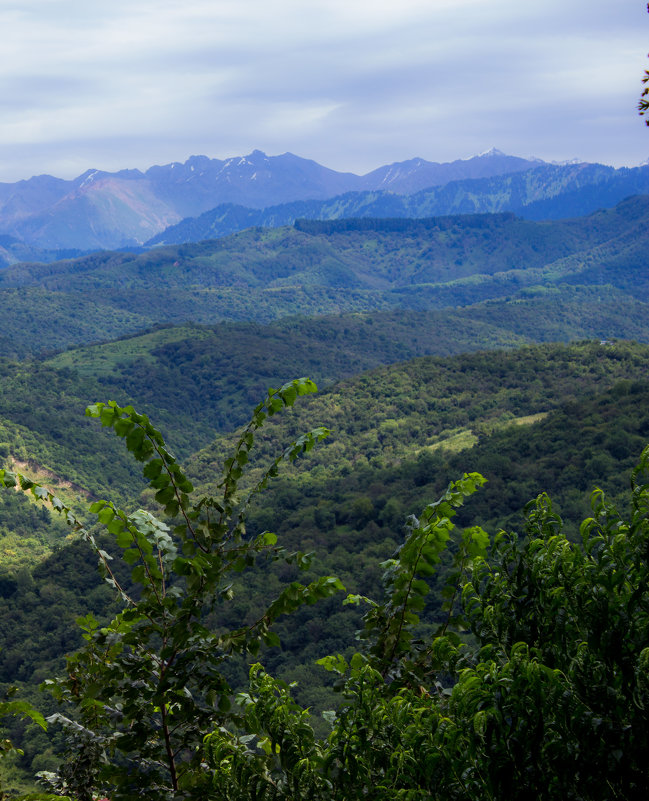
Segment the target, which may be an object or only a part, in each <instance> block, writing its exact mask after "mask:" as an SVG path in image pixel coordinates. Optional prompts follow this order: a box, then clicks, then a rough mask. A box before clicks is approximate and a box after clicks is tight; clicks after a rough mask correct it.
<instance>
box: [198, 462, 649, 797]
mask: <svg viewBox="0 0 649 801" xmlns="http://www.w3.org/2000/svg"><path fill="white" fill-rule="evenodd" d="M648 470H649V449H647V450H645V451H644V452H643V455H642V458H641V462H640V465H639V467H638V468H637V469H636V471H635V472H634V476H633V485H632V510H631V514H630V517H628V518H626V517H622V516H621V515H620V514H619V513H618V512H617V510H616V509H615V508H614V507H613V506H611V505H610V504H609V503H607V502H606V500H605V498H604V496H603V494H602V493H601V492H599V491H598V492H596V493H595V494H594V497H593V516H592V517H589V518H587V519H586V520H585V521H584V522H583V523H582V525H581V543H580V545H575V544H572V543H571V542H570V541H569V540H568V539H566V537H565V535H564V534H563V532H562V521H561V519H560V518H559V517H558V516H557V515H556V514H555V513H554V512H553V509H552V504H551V502H550V500H549V498H548V497H547V496H545V495H541V496H539V498H538V499H537V501H536V502H534V503H532V504H530V506H529V508H528V512H527V537H526V539H525V540H524V542H523V543H522V544H520V543H519V542H518V538H517V537H516V536H515V535H511V534H507V533H505V532H500V533H499V534H498V536H497V538H496V540H495V542H494V545H493V549H492V550H491V552H490V553H488V551H487V544H488V537H487V535H486V534H485V533H484V531H482V529H475V528H474V529H467V530H465V531H464V533H463V535H462V537H461V539H460V540H459V542H458V550H457V553H456V555H455V557H454V560H453V564H454V566H455V570H454V571H453V572H451V575H450V582H449V589H450V592H449V594H448V597H449V599H450V600H449V601H448V608H449V610H453V609H454V604H453V601H454V598H455V595H456V594H459V595H461V603H460V608H459V611H458V613H457V614H456V615H455V616H450V617H449V619H448V621H446V622H445V623H444V624H443V625H442V626H441V627H440V628H439V629H438V630H437V631H436V632H435V633H434V634H433V636H432V638H430V639H428V640H425V641H423V642H422V641H420V640H417V639H415V638H413V637H412V631H413V630H414V629H415V627H416V625H417V623H418V620H419V612H420V610H421V609H422V608H423V604H422V598H423V597H424V596H425V595H426V593H427V591H428V588H427V584H426V581H425V579H426V577H427V576H428V575H429V574H430V573H431V572H432V571H433V570H434V567H435V564H436V562H437V561H438V559H439V554H440V552H441V551H442V550H443V548H444V545H445V544H446V541H447V540H448V537H449V534H450V531H451V530H452V528H453V526H452V523H451V522H450V518H451V517H452V516H453V506H457V505H458V504H459V503H461V500H462V498H463V496H464V495H466V494H468V493H469V492H470V491H471V490H472V489H473V488H474V487H475V486H476V484H477V483H479V478H478V477H477V476H476V475H472V476H465V478H464V479H463V481H461V482H458V483H456V484H451V486H450V487H449V490H448V491H447V493H446V494H445V495H444V496H443V498H442V499H441V501H440V502H439V503H438V504H436V505H433V506H429V507H427V508H426V509H425V511H424V514H423V516H422V520H416V519H415V520H413V521H412V523H411V525H410V529H409V532H408V533H407V535H406V538H405V541H404V544H403V546H402V547H401V548H400V550H399V551H398V554H397V556H396V558H395V559H392V560H389V561H388V562H387V563H385V567H386V572H385V575H384V583H385V587H386V600H385V601H384V602H383V603H376V602H370V609H369V611H368V612H367V613H366V615H365V618H364V621H365V625H364V629H363V631H362V634H361V637H362V638H365V640H366V641H367V643H368V646H367V647H366V648H365V649H364V650H363V651H361V652H358V653H356V654H354V656H353V657H352V658H351V659H350V660H347V659H345V658H344V657H342V656H340V655H335V656H330V657H325V658H324V659H322V660H320V661H321V664H322V665H323V666H324V667H326V668H327V669H328V670H332V671H335V672H337V673H339V674H340V675H341V681H340V689H341V691H342V694H343V699H344V700H343V704H342V706H341V708H340V710H339V711H338V712H337V713H336V714H333V713H332V715H331V722H332V731H331V734H330V735H329V736H328V738H327V739H326V740H318V739H317V738H316V737H315V735H314V733H313V730H312V729H311V727H310V720H309V714H308V712H307V710H304V709H302V708H300V707H299V706H298V705H297V704H296V703H295V701H294V700H293V699H292V697H291V694H290V689H289V687H288V686H287V685H285V684H283V683H282V682H278V681H276V680H274V679H272V678H271V677H270V676H269V675H268V674H267V673H266V672H265V671H264V670H263V668H262V667H261V666H260V665H257V666H255V667H254V668H253V669H252V671H251V676H250V680H251V688H250V690H249V691H247V692H245V693H243V694H242V695H241V696H239V703H240V704H241V705H242V706H243V708H244V710H245V717H244V721H245V724H244V730H245V734H243V735H242V734H241V733H237V732H229V731H225V730H217V731H215V732H214V733H213V734H211V735H209V736H208V738H207V747H208V754H209V757H210V759H209V765H211V766H212V767H213V768H214V769H215V773H214V779H213V783H214V797H215V798H220V799H228V801H234V799H237V801H241V799H255V800H257V799H282V798H285V799H289V798H307V797H308V798H314V799H323V801H324V799H327V801H331V800H332V799H334V800H335V799H340V801H343V800H344V801H350V800H351V799H363V798H367V797H371V798H375V799H386V801H387V799H395V798H403V799H425V798H426V799H428V798H433V799H458V801H459V800H460V799H461V801H469V799H475V798H486V799H500V798H508V799H509V798H511V799H528V798H530V797H535V798H538V799H561V801H564V800H565V799H588V800H589V801H590V800H593V801H594V800H595V799H602V800H603V799H609V798H615V797H619V798H641V797H644V795H646V793H647V791H648V790H649V770H648V769H647V764H646V751H647V747H648V746H649V742H648V741H647V736H648V735H647V731H648V729H647V723H649V720H648V719H647V708H648V707H647V704H648V701H649V696H648V691H649V673H648V666H649V649H648V648H647V636H648V635H649V628H648V627H649V609H648V608H647V603H646V600H647V593H648V592H649V573H648V568H647V561H646V554H647V544H648V542H649V521H648V512H649V484H647V483H646V481H647V477H648V476H647V472H648ZM348 600H351V601H357V600H359V599H357V598H350V599H348ZM464 627H468V629H469V630H470V632H471V634H472V635H473V637H474V641H473V643H472V644H471V645H467V644H465V643H463V641H462V637H461V636H460V633H459V632H462V630H463V628H464ZM252 735H254V736H252Z"/></svg>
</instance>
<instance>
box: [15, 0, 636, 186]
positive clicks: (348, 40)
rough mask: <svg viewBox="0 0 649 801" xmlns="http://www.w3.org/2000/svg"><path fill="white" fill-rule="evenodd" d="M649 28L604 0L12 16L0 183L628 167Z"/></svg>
mask: <svg viewBox="0 0 649 801" xmlns="http://www.w3.org/2000/svg"><path fill="white" fill-rule="evenodd" d="M648 26H649V16H648V15H647V14H646V12H645V9H644V7H643V4H642V3H637V4H635V3H634V4H630V3H624V4H612V3H610V2H603V0H591V2H586V0H572V1H571V2H570V3H566V2H565V0H563V1H562V2H559V0H547V1H546V2H545V3H543V4H536V3H534V4H532V3H520V2H514V0H490V1H489V2H487V0H400V2H399V3H394V2H390V3H388V2H384V0H374V2H370V0H326V2H324V1H322V0H310V2H309V3H308V4H305V3H304V2H303V0H275V2H273V3H268V2H267V0H265V1H264V2H262V0H238V2H232V0H219V2H214V0H186V2H185V3H184V4H178V3H177V2H167V0H156V2H153V0H128V2H127V1H126V0H112V1H111V2H107V0H95V2H93V3H88V2H86V0H84V2H80V1H79V0H21V2H20V3H18V2H13V3H11V2H5V3H3V4H2V7H1V8H0V28H1V29H2V30H3V32H4V34H5V35H4V36H3V40H4V43H3V49H2V51H1V52H0V76H2V78H1V79H0V111H1V118H0V180H15V179H17V178H20V177H27V176H28V175H31V174H33V173H37V172H51V173H53V174H59V175H63V176H64V177H72V175H76V174H79V173H81V172H83V171H84V170H85V169H86V168H88V167H90V166H92V167H99V168H104V169H118V168H121V167H130V166H138V167H141V168H146V167H147V166H149V165H150V164H151V163H154V162H157V163H165V162H167V161H173V160H183V159H184V158H186V157H187V156H189V155H191V154H195V153H200V152H203V153H205V154H206V155H209V156H213V157H220V158H223V157H226V156H229V155H237V154H242V153H244V152H249V151H250V150H252V149H253V148H255V147H259V148H260V149H263V150H266V151H267V152H269V153H277V152H284V151H286V150H292V151H293V152H297V153H298V154H299V155H304V156H308V157H311V158H315V159H317V160H318V161H321V162H323V163H326V164H327V166H332V167H335V168H338V169H347V170H353V171H355V172H365V171H368V170H370V169H372V168H374V167H376V166H378V165H379V164H381V163H387V162H390V161H396V160H402V159H406V158H410V157H412V156H414V155H419V156H422V157H424V158H428V159H431V160H450V159H453V158H458V157H462V156H469V155H472V154H473V153H475V152H479V151H481V150H484V149H486V148H488V147H490V146H491V145H496V146H498V147H499V148H501V149H503V150H507V151H509V152H512V153H516V154H521V155H529V154H536V155H539V156H541V157H544V158H559V159H561V158H569V157H572V156H575V155H580V156H581V157H583V158H587V159H590V160H600V161H605V162H609V163H615V164H622V163H637V162H639V161H642V160H644V158H646V156H647V149H648V148H647V144H649V140H647V136H649V134H648V133H647V132H646V130H645V128H644V127H643V125H642V122H641V120H639V119H638V118H637V116H636V114H635V105H636V102H637V97H638V96H639V93H640V77H641V76H642V71H643V69H644V66H645V63H644V62H645V50H646V49H647V48H646V46H645V39H646V31H647V27H648Z"/></svg>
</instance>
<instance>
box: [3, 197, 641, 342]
mask: <svg viewBox="0 0 649 801" xmlns="http://www.w3.org/2000/svg"><path fill="white" fill-rule="evenodd" d="M648 217H649V199H648V198H643V197H638V198H633V199H630V200H627V201H625V202H623V203H621V204H619V205H618V206H617V207H616V208H615V209H612V210H608V211H602V212H597V213H595V214H592V215H590V216H589V217H585V218H580V219H578V220H562V221H554V222H544V223H538V222H530V221H526V220H520V219H517V218H515V217H514V216H512V215H507V214H505V215H464V216H457V217H447V218H435V219H431V220H356V221H353V220H343V221H340V222H339V223H308V224H307V223H303V224H301V225H300V226H298V227H292V228H279V229H272V230H262V229H251V230H248V231H244V232H242V233H240V234H237V235H235V236H232V237H228V238H225V239H221V240H218V241H208V242H202V243H198V244H193V245H181V246H174V247H165V248H159V249H157V250H153V251H150V252H148V253H145V254H140V255H133V254H125V253H100V254H94V255H92V256H88V257H85V258H82V259H76V260H69V261H62V262H54V263H51V264H23V265H14V266H12V267H8V268H6V269H4V270H2V271H0V315H1V316H2V319H3V322H4V324H5V325H4V329H3V332H2V334H0V336H1V337H2V344H3V347H4V348H5V353H6V354H7V355H13V356H18V357H22V356H24V355H25V354H27V353H43V352H47V351H49V352H51V351H54V350H61V349H63V348H66V347H69V346H70V345H74V344H83V343H88V342H97V341H105V340H108V339H114V338H115V337H118V336H122V335H126V334H132V333H135V332H137V331H142V330H145V329H147V328H150V327H151V326H153V325H155V324H159V323H165V322H171V323H176V324H179V323H183V322H188V321H191V322H195V323H201V324H210V323H212V324H213V323H216V322H218V321H224V320H253V319H254V320H255V321H257V322H268V321H271V320H275V319H280V318H284V317H287V316H295V315H301V316H311V315H321V314H337V313H341V312H351V311H366V312H367V311H377V310H390V309H397V308H401V309H416V310H430V309H448V308H456V307H462V306H467V305H471V304H475V303H479V302H483V301H485V300H504V299H509V298H514V297H521V293H522V292H528V291H529V290H530V289H536V288H538V287H545V288H546V289H547V288H550V289H552V288H560V287H561V286H562V285H564V284H565V285H572V286H590V287H597V288H598V289H599V291H600V292H601V293H602V300H603V301H604V302H606V295H607V293H608V292H610V291H611V290H610V288H611V287H612V288H613V289H617V290H619V291H621V292H623V293H625V295H626V296H627V297H628V298H631V299H632V300H633V302H636V303H637V302H647V301H648V300H649V294H648V289H649V287H648V284H647V279H646V277H645V272H646V271H645V270H644V269H643V265H644V261H643V259H644V254H645V253H646V251H647V242H646V238H647V236H648V234H647V231H648V230H649V226H648V225H647V218H648ZM9 332H11V334H10V333H9ZM598 335H600V336H602V335H604V334H602V333H600V334H598ZM624 335H625V336H633V334H631V333H629V332H627V333H625V334H624Z"/></svg>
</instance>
